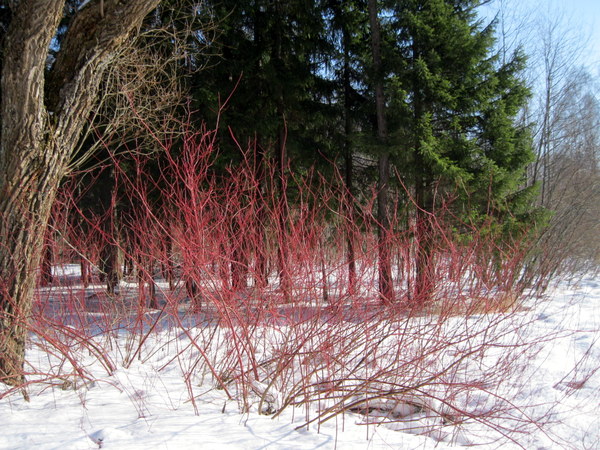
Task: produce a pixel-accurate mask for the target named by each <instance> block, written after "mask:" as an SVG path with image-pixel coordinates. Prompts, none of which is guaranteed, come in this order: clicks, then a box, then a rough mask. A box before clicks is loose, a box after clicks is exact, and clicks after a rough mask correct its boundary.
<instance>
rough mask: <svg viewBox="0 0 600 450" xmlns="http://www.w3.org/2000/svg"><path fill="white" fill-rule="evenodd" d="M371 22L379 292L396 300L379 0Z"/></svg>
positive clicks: (372, 1) (371, 8)
mask: <svg viewBox="0 0 600 450" xmlns="http://www.w3.org/2000/svg"><path fill="white" fill-rule="evenodd" d="M369 24H370V26H371V49H372V53H373V72H374V73H375V108H376V113H377V140H378V143H379V144H380V145H381V146H382V148H381V150H380V155H379V161H378V165H377V167H378V174H379V180H378V183H377V232H378V244H377V249H378V256H379V295H380V297H381V299H382V301H384V302H391V301H393V300H394V286H393V283H392V262H391V256H390V249H389V245H390V242H389V233H390V221H389V215H388V207H389V205H388V203H389V198H388V197H389V196H388V183H389V178H390V157H389V151H388V149H387V148H385V147H384V144H385V143H386V141H387V123H386V120H385V96H384V92H383V76H382V73H381V70H382V66H381V34H380V30H379V18H378V7H377V0H369Z"/></svg>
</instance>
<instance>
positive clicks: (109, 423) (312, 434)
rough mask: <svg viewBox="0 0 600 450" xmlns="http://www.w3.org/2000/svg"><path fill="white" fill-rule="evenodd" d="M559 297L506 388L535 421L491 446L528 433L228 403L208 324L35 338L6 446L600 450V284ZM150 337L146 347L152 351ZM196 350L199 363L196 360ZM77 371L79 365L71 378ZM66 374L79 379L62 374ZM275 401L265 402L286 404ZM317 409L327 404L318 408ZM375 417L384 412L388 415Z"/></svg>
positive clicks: (539, 319) (543, 306)
mask: <svg viewBox="0 0 600 450" xmlns="http://www.w3.org/2000/svg"><path fill="white" fill-rule="evenodd" d="M52 292H55V294H52ZM50 293H51V294H50V295H51V296H52V295H56V296H58V295H59V291H50ZM547 296H548V298H547V299H546V300H545V301H543V302H540V303H539V304H536V305H535V307H533V308H531V309H527V310H525V311H523V312H522V313H521V314H520V316H519V317H521V319H522V320H524V321H530V322H531V323H532V324H533V326H531V327H527V330H529V331H528V333H529V334H528V335H527V336H522V337H519V338H520V339H523V340H527V341H528V342H536V343H537V344H536V346H535V347H532V348H535V353H534V354H533V356H531V357H529V358H528V359H527V365H526V366H524V367H523V369H522V370H520V371H518V372H517V373H514V374H513V377H512V378H510V379H506V380H505V381H504V383H503V387H504V388H505V389H506V392H511V393H512V394H511V395H512V396H513V397H512V398H511V400H512V401H514V403H515V405H520V408H521V409H520V410H519V411H520V414H521V416H522V415H527V417H529V418H530V419H531V423H528V425H530V426H528V427H527V428H523V433H513V432H510V430H506V433H507V434H508V437H509V439H508V440H504V441H497V440H495V439H490V436H491V435H492V434H499V433H500V432H501V431H502V426H503V425H505V426H507V427H508V428H511V427H512V428H516V427H514V426H512V425H511V424H509V423H508V422H506V423H503V422H502V421H500V422H497V423H495V427H494V428H493V429H490V428H489V427H487V426H486V424H485V423H478V421H477V420H471V421H469V422H467V423H465V424H464V425H463V426H461V427H460V428H459V427H458V426H457V427H454V428H455V429H454V430H453V429H452V428H453V425H452V424H447V423H446V422H444V425H440V426H439V427H438V428H436V430H437V432H436V433H432V432H430V431H428V432H426V433H425V434H426V435H419V434H418V433H419V429H418V428H415V427H409V426H407V425H406V423H405V422H404V421H402V420H400V421H395V422H391V423H386V424H378V423H377V421H375V420H372V419H371V421H370V422H369V420H368V419H366V418H365V416H364V415H362V414H360V411H356V410H352V411H350V410H348V411H346V412H344V413H343V414H337V415H335V416H334V417H332V418H331V419H330V420H328V421H326V422H324V423H321V424H318V422H317V421H315V422H312V423H310V424H309V425H308V426H302V425H304V424H306V422H307V421H310V419H312V418H313V417H314V415H315V414H316V413H315V412H313V413H310V411H308V412H307V410H306V409H305V408H294V407H288V408H285V409H284V410H283V412H281V413H280V414H276V415H273V414H271V415H265V414H258V406H257V402H251V403H249V404H244V402H243V401H242V400H240V399H239V398H235V396H234V398H233V399H230V398H228V396H227V393H226V392H225V390H224V389H222V387H221V388H219V386H218V385H217V384H216V383H215V382H214V377H211V376H210V371H209V369H208V368H207V367H204V368H203V369H202V370H200V369H199V368H198V367H196V366H195V364H197V361H198V357H197V355H198V354H201V353H202V352H204V351H208V349H206V348H204V347H202V346H197V347H193V346H194V342H200V341H201V339H200V337H199V336H200V334H201V333H206V332H208V331H210V330H212V331H211V332H214V333H221V332H223V331H219V330H218V329H217V328H215V327H211V326H208V325H207V326H205V327H203V328H204V330H203V331H202V330H201V331H198V330H195V328H194V327H190V328H188V329H187V332H182V331H180V330H176V329H173V328H169V327H166V326H165V327H163V328H162V329H160V330H157V331H155V332H154V331H153V332H150V333H147V332H141V333H138V334H135V335H132V334H128V333H124V332H115V333H113V334H112V335H111V336H110V337H107V336H104V335H103V334H97V335H96V336H95V338H94V342H95V344H94V345H95V346H93V347H92V346H89V345H80V344H81V342H80V341H79V340H78V339H79V338H80V337H81V335H80V334H78V332H77V330H76V328H71V327H66V328H60V327H57V328H56V330H57V331H56V334H55V335H52V334H48V336H49V337H52V336H54V337H55V338H56V339H57V342H56V343H54V344H53V345H51V346H49V345H47V343H46V342H43V341H40V340H39V338H37V337H35V338H33V339H32V345H31V346H30V349H29V351H28V354H27V360H28V364H30V366H29V370H30V371H31V372H32V375H31V376H30V377H29V379H31V380H35V381H36V382H35V383H32V384H31V385H30V386H29V387H28V392H29V395H30V401H29V402H27V401H25V400H24V398H23V396H22V395H21V394H20V393H19V392H13V391H10V389H9V388H7V387H5V386H3V385H0V448H2V449H27V448H31V449H87V448H106V449H108V448H113V449H138V448H139V449H142V448H143V449H183V448H206V449H212V448H215V449H267V448H268V449H295V448H297V449H300V448H302V449H311V448H320V449H333V448H339V449H392V448H393V449H428V448H436V449H444V448H457V447H460V446H461V445H466V444H481V446H480V447H478V448H486V449H487V448H526V449H554V448H559V449H562V448H573V449H600V370H599V368H600V342H599V341H600V281H599V280H598V279H597V278H594V277H591V276H588V277H580V278H579V279H578V281H577V282H576V283H575V282H572V283H568V282H562V283H560V284H559V285H558V286H557V287H556V288H554V289H553V290H551V291H550V292H548V293H547ZM63 312H64V311H63ZM89 314H90V316H91V317H93V315H94V314H97V315H102V313H101V312H98V313H93V312H90V313H89ZM150 323H152V322H150ZM213 328H214V329H213ZM141 329H143V327H142V328H141ZM69 330H72V334H69V333H71V331H69ZM193 333H200V334H198V335H196V334H193ZM140 339H145V340H144V341H143V343H141V344H140V342H141V341H140ZM213 341H214V342H217V343H219V342H221V343H222V342H223V341H222V340H219V339H213ZM213 341H211V342H213ZM61 343H62V344H61ZM61 345H64V346H65V347H61ZM138 349H140V350H139V351H138ZM190 349H191V350H190ZM191 351H193V352H194V353H195V354H196V357H195V358H192V357H190V356H189V354H190V352H191ZM65 355H67V356H68V357H66V358H65ZM69 358H73V359H72V360H69ZM63 366H64V367H63ZM67 366H69V367H70V369H69V370H66V369H65V370H63V369H64V368H66V367H67ZM73 368H75V369H73ZM199 371H200V372H202V373H198V372H199ZM57 373H70V374H72V376H71V377H63V378H57V377H56V376H55V375H56V374H57ZM44 374H48V379H47V380H44ZM50 375H52V376H50ZM249 386H251V389H252V390H254V391H255V392H253V393H249V395H248V396H247V398H250V399H253V398H254V399H256V398H258V397H260V396H261V395H262V394H265V390H266V389H268V388H269V386H265V385H264V384H261V383H259V382H251V383H249ZM273 391H274V394H272V395H274V396H275V397H276V396H277V392H276V390H274V389H273ZM481 392H482V393H484V394H485V392H486V391H485V390H481ZM488 394H489V396H490V397H493V396H494V395H498V393H497V392H488ZM269 395H271V394H269ZM480 395H483V394H480ZM263 397H264V398H266V402H265V403H273V404H278V402H279V403H280V402H281V399H277V398H270V397H269V396H267V395H266V394H265V395H264V396H263ZM488 400H489V399H483V400H482V399H481V398H479V399H478V400H477V401H480V402H482V401H483V402H485V401H488ZM469 401H470V402H473V401H475V399H473V398H471V399H469ZM382 402H385V399H383V400H382ZM312 405H313V407H314V408H319V404H318V403H315V404H312ZM523 405H525V406H527V407H526V408H525V407H523ZM399 407H403V408H411V407H412V406H411V405H410V404H405V405H400V406H399ZM515 408H517V406H515ZM264 409H265V408H264V405H263V410H264ZM371 409H372V412H373V414H375V409H376V408H374V407H373V405H371ZM413 412H414V414H412V416H411V415H410V413H411V412H410V411H409V412H407V413H406V415H403V417H412V419H413V420H415V421H416V422H415V423H418V424H419V425H422V424H423V423H424V421H425V420H431V417H429V418H427V419H425V418H421V419H420V418H419V417H417V416H418V415H419V414H423V413H422V411H421V412H419V411H418V410H415V411H413ZM311 414H312V416H311ZM506 415H507V417H508V416H510V411H508V412H507V414H506ZM515 416H516V414H515ZM521 416H520V417H521ZM374 422H375V423H374ZM440 423H441V422H440ZM532 424H533V426H531V425H532ZM538 425H539V426H538ZM409 428H411V429H410V430H409V431H411V432H406V430H407V429H409ZM423 429H424V428H423ZM434 438H437V439H434ZM490 440H492V441H493V442H490Z"/></svg>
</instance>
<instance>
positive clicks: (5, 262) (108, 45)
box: [0, 0, 159, 385]
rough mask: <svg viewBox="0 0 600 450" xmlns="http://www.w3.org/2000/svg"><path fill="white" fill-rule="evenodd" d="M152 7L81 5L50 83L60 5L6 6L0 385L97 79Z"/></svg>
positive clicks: (10, 365)
mask: <svg viewBox="0 0 600 450" xmlns="http://www.w3.org/2000/svg"><path fill="white" fill-rule="evenodd" d="M158 1H159V0H129V1H124V0H104V1H103V2H90V3H88V4H87V5H86V6H85V7H84V8H82V9H81V10H80V11H78V13H77V15H76V16H75V18H74V19H73V21H72V23H71V25H70V27H69V30H68V32H67V35H66V37H65V40H64V41H63V42H62V44H61V48H60V51H59V53H58V56H57V58H56V61H55V62H54V64H53V65H52V67H51V68H50V69H49V71H48V73H47V74H45V72H46V68H47V67H46V64H47V56H48V49H49V47H50V43H51V40H52V38H53V37H54V35H55V34H56V30H57V27H58V25H59V21H60V19H61V17H62V12H63V7H64V0H21V1H20V2H18V6H15V5H12V6H11V9H12V19H11V23H10V25H9V27H8V31H7V32H6V35H5V37H4V43H3V48H2V49H1V50H2V51H3V62H2V81H1V85H0V86H1V91H2V92H1V97H2V99H1V104H0V117H1V120H2V124H1V128H0V130H1V137H0V217H1V218H2V219H0V381H3V382H4V383H7V384H12V385H15V384H20V383H22V382H23V381H24V375H23V366H24V362H25V340H26V337H27V321H28V319H29V315H30V313H31V307H32V301H33V294H34V288H35V281H36V270H37V269H38V267H39V264H40V259H41V256H42V250H43V240H44V233H45V230H46V228H47V224H48V218H49V215H50V209H51V206H52V204H53V202H54V199H55V197H56V192H57V189H58V186H59V183H60V180H61V179H62V177H63V176H64V175H65V171H66V170H67V167H68V164H69V161H70V159H71V156H72V154H73V151H74V148H75V146H76V145H77V142H78V139H79V138H80V135H81V132H82V129H83V127H84V126H85V124H86V123H87V119H88V117H89V114H90V111H91V109H92V108H93V106H94V103H95V101H96V99H97V94H98V90H99V85H100V81H101V77H102V73H103V72H104V70H105V68H106V67H107V65H108V64H109V63H110V61H111V60H112V58H113V55H114V54H115V52H116V51H117V50H118V49H119V48H120V47H122V46H123V45H124V43H125V42H126V40H127V38H128V36H129V34H130V33H131V32H132V31H134V30H135V29H136V28H137V27H139V26H140V24H141V21H142V20H143V18H144V17H145V16H146V15H147V14H148V13H149V12H150V11H151V10H152V9H153V8H154V7H155V6H156V5H157V4H158ZM13 3H16V2H13ZM100 3H103V11H100ZM101 12H102V14H101ZM45 92H46V93H47V94H44V93H45Z"/></svg>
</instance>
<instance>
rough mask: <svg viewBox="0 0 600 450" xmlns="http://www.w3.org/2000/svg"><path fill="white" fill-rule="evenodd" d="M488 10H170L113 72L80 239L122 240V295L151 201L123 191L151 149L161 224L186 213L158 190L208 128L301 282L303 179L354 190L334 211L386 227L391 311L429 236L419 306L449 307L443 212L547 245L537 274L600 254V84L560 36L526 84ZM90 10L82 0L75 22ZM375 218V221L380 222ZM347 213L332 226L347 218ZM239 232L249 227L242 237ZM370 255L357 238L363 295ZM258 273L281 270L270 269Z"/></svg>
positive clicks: (110, 243) (464, 6)
mask: <svg viewBox="0 0 600 450" xmlns="http://www.w3.org/2000/svg"><path fill="white" fill-rule="evenodd" d="M480 3H481V2H480V1H476V0H468V1H467V0H453V1H448V0H428V1H422V0H401V1H393V2H388V1H372V0H371V1H334V0H331V1H311V2H309V1H304V0H298V1H296V0H292V1H281V0H271V1H266V0H265V1H261V0H256V1H247V2H244V1H241V2H240V1H235V2H234V1H218V2H212V1H206V2H202V3H198V2H190V1H189V0H188V1H167V2H162V4H161V6H160V7H159V8H157V9H156V10H155V12H153V13H152V14H151V15H150V16H149V17H148V18H147V19H146V21H145V24H144V27H143V29H142V33H141V34H140V36H139V37H138V38H136V40H135V41H134V42H133V43H132V45H131V47H130V48H129V49H128V51H127V52H123V53H122V55H123V56H122V58H120V59H119V60H118V61H117V64H115V65H114V66H113V67H112V69H111V70H110V71H108V72H107V75H106V76H105V81H104V85H103V91H102V93H101V97H102V101H101V103H100V105H101V106H100V108H98V109H97V110H96V111H95V113H94V117H93V120H92V121H90V133H88V135H87V138H86V139H85V140H84V141H82V143H81V146H80V149H81V150H80V152H79V153H78V155H77V161H74V164H75V163H77V164H78V165H79V167H81V168H83V170H81V171H80V174H79V175H78V176H77V182H76V184H77V185H78V186H79V189H80V190H81V195H80V196H79V197H78V200H77V203H78V210H79V212H80V213H82V214H83V216H85V217H87V219H86V220H80V225H79V227H80V228H79V229H80V230H81V231H83V232H90V229H87V230H86V227H88V228H89V227H90V223H96V224H97V227H99V228H101V229H102V230H103V232H105V233H106V235H112V236H114V239H112V240H111V239H108V240H105V248H103V249H101V250H99V251H98V252H99V255H97V256H96V258H97V259H98V260H99V261H100V263H99V264H100V269H101V273H103V274H105V275H106V276H107V277H108V279H109V280H112V281H110V282H109V289H111V290H112V289H113V287H114V285H116V283H117V281H118V277H119V274H118V273H117V272H118V271H119V267H120V264H119V263H118V260H119V258H120V257H119V251H120V249H122V248H124V247H126V245H129V244H126V243H124V242H125V241H127V240H128V238H127V236H128V232H127V225H126V224H127V223H128V222H131V220H130V219H127V217H129V218H130V217H134V216H135V213H134V210H135V208H136V207H137V206H139V205H136V204H135V201H131V200H127V196H126V195H124V193H123V192H119V191H118V190H119V188H118V183H117V182H116V181H115V178H116V177H115V173H121V172H122V173H126V174H127V173H129V174H130V175H131V176H133V171H134V168H135V166H136V164H135V163H134V162H133V161H135V158H132V157H130V156H128V155H132V154H134V155H139V153H140V152H142V153H144V154H146V155H151V158H150V159H151V161H152V162H151V163H150V164H149V165H147V166H145V173H144V176H146V177H148V178H149V179H154V180H155V183H157V184H156V186H157V188H156V189H155V191H154V193H153V194H152V193H151V194H150V195H151V196H152V195H154V196H155V197H154V198H153V203H152V204H153V207H154V208H156V210H157V211H158V210H159V209H161V208H163V207H164V205H165V203H166V202H168V199H167V198H161V196H162V194H161V189H160V186H158V185H159V184H160V182H161V181H160V179H161V176H160V175H161V169H160V168H161V167H162V163H161V158H164V157H165V156H164V152H162V151H161V150H162V149H161V145H162V144H161V143H165V142H168V143H169V148H170V149H171V150H173V151H175V152H177V148H181V149H182V148H183V147H184V145H183V141H184V138H183V137H184V136H185V135H186V133H188V132H189V130H190V129H191V128H196V129H199V128H201V127H202V126H204V125H203V124H206V126H208V127H209V128H212V127H215V130H216V134H215V135H214V139H215V141H214V142H215V148H218V151H215V153H214V155H213V156H212V157H211V158H212V160H211V165H210V168H209V169H208V170H209V172H210V179H211V180H212V181H211V183H212V182H214V183H216V185H218V186H222V187H226V186H227V185H228V184H230V183H232V182H234V179H235V182H239V179H238V178H237V177H232V176H231V171H232V169H233V170H235V168H236V167H241V166H243V165H244V164H246V165H248V164H249V166H251V167H252V168H253V170H254V173H253V174H252V177H253V180H256V182H257V183H258V184H259V185H258V186H255V188H256V189H257V190H258V191H260V198H261V199H263V200H259V201H264V199H269V201H270V202H271V204H270V205H269V206H268V207H267V205H266V203H265V210H270V211H275V210H277V219H275V222H278V223H276V224H275V223H273V222H271V223H268V221H267V220H266V216H261V214H264V213H261V212H260V211H259V212H257V213H256V214H257V217H256V218H255V219H256V220H255V222H254V223H255V224H256V226H257V227H261V228H262V230H261V231H260V234H261V236H262V237H261V239H264V240H268V239H271V240H274V241H276V242H277V244H276V245H277V246H278V247H279V249H278V250H277V251H276V252H275V254H277V257H276V259H277V261H275V262H271V264H272V265H274V266H276V267H277V269H276V272H277V273H278V274H279V276H280V278H281V281H282V282H284V281H285V272H286V271H285V270H284V266H285V261H286V259H287V258H288V255H286V248H287V245H285V243H284V242H282V241H285V239H287V238H286V235H287V234H288V232H289V230H290V229H291V227H290V224H291V223H292V222H293V221H294V220H295V219H294V217H295V216H294V214H295V212H294V211H295V210H297V209H298V207H299V205H300V204H301V203H302V198H301V197H302V193H303V191H302V189H303V187H302V186H305V183H313V182H314V183H317V184H318V182H317V181H316V180H317V177H314V176H312V175H311V174H313V173H314V171H316V172H317V173H319V174H320V175H321V176H323V177H325V178H326V179H329V180H333V184H336V185H337V188H338V190H337V193H338V195H337V196H335V197H334V198H332V197H331V196H323V198H325V197H327V202H328V204H327V205H322V207H323V208H325V209H329V210H331V211H344V213H343V215H344V216H345V217H350V218H355V219H356V220H355V221H356V222H359V223H356V225H357V226H358V227H359V228H360V227H363V229H364V230H366V229H369V230H374V231H375V232H376V236H377V241H378V244H377V261H378V277H377V278H378V284H379V292H380V296H381V297H382V298H383V299H385V300H388V301H391V300H393V299H394V298H396V297H397V293H395V291H394V281H393V279H394V277H395V275H393V273H392V272H393V270H394V267H395V265H396V264H397V263H398V262H399V260H398V259H397V258H396V257H395V256H394V251H393V240H394V239H393V237H394V236H396V235H397V234H398V233H407V235H408V236H410V239H411V241H412V243H413V247H412V251H411V253H410V254H409V255H408V256H407V257H408V258H410V259H411V261H412V266H411V267H412V269H411V270H412V272H413V275H414V279H413V280H412V287H411V294H410V295H411V297H412V298H413V299H419V301H420V302H421V301H426V300H427V298H428V296H429V295H431V292H432V291H433V290H434V287H435V286H434V284H435V283H434V281H433V279H434V278H435V276H434V267H435V265H436V264H437V263H438V262H439V261H438V260H436V255H435V253H436V251H435V248H436V247H438V244H439V243H438V242H434V240H435V239H437V238H436V237H435V236H436V233H435V230H434V228H435V227H437V226H438V225H437V222H436V220H435V219H436V217H437V216H438V215H440V216H441V214H442V213H443V215H444V220H445V226H447V227H448V228H449V229H450V230H451V231H450V232H451V234H452V236H453V239H456V240H457V241H460V242H468V241H469V239H473V236H472V235H473V230H477V233H476V234H477V236H479V237H480V236H486V239H491V240H495V241H496V242H498V243H500V242H511V243H515V242H521V243H524V242H527V243H528V244H527V245H531V243H532V242H535V241H534V239H537V245H534V247H535V249H534V250H533V251H532V253H531V258H530V259H528V260H527V261H526V262H525V263H526V265H527V266H528V267H529V268H534V269H535V270H536V272H535V273H536V274H540V273H541V274H543V275H544V276H547V275H548V274H550V273H552V272H554V271H556V270H558V269H560V268H561V267H564V266H565V263H569V264H571V263H573V262H579V263H581V262H585V263H588V262H590V261H595V260H596V259H597V255H598V251H597V250H598V248H597V247H598V238H597V236H598V233H597V223H598V220H597V218H598V208H597V204H598V202H597V198H598V181H597V179H598V164H597V152H598V150H597V149H598V136H597V133H598V132H597V130H598V127H597V124H598V117H599V116H598V100H597V98H596V96H595V92H596V91H595V90H594V89H595V86H594V80H593V79H592V78H591V77H589V75H586V74H585V73H583V72H581V71H579V72H573V71H570V70H567V69H566V67H567V66H569V64H568V62H565V61H563V60H560V58H562V57H564V55H562V56H561V55H560V52H559V51H558V50H560V49H557V48H556V45H557V44H556V39H555V40H552V39H547V40H545V41H544V42H547V43H548V44H547V46H548V48H546V49H545V50H544V51H545V52H546V54H545V56H544V58H543V61H544V64H545V66H544V67H543V69H542V70H543V71H544V77H540V78H539V79H537V80H535V83H534V82H527V76H528V75H529V74H530V73H531V71H530V72H528V71H527V66H526V64H527V62H526V57H525V54H524V52H523V51H522V50H521V49H520V48H516V49H515V50H514V51H513V50H512V49H510V48H508V47H507V46H506V44H505V42H506V39H505V38H506V36H504V35H503V36H502V39H498V33H497V31H496V28H497V25H498V22H499V21H498V20H495V21H492V20H488V19H482V18H481V17H480V16H479V15H478V13H479V6H480ZM77 6H78V2H72V12H73V13H74V12H75V11H76V9H77ZM67 19H68V14H67V16H66V19H65V20H67ZM503 30H504V29H503ZM55 45H56V46H57V47H60V36H58V37H57V39H56V42H55ZM552 57H554V58H555V61H551V59H552ZM540 79H543V80H544V82H545V84H546V85H545V86H543V85H542V84H540V82H539V80H540ZM538 102H539V104H538ZM182 117H185V119H182ZM134 150H135V151H134ZM115 155H117V156H115ZM248 160H250V161H248ZM117 161H118V162H117ZM115 164H119V167H118V168H117V169H116V168H115V167H114V165H115ZM307 180H309V181H307ZM310 180H312V181H310ZM315 186H316V185H315ZM205 187H207V186H205ZM163 197H164V196H163ZM257 198H258V197H257ZM318 201H319V200H318V196H316V200H315V202H318ZM332 202H333V203H335V205H333V204H332ZM239 208H240V209H243V208H244V205H239ZM269 208H270V209H269ZM364 208H370V209H371V211H372V216H370V217H368V218H366V219H365V216H364V214H362V213H359V211H360V210H362V209H364ZM235 214H236V212H235V211H233V210H232V211H231V215H232V217H233V216H235ZM336 217H337V216H336V215H335V214H333V213H332V214H331V215H330V216H329V219H328V220H330V221H331V224H335V221H336V220H339V217H337V218H336ZM359 217H360V219H359ZM91 218H94V219H93V220H92V219H91ZM94 221H95V222H94ZM365 221H366V222H369V221H370V223H366V222H365ZM548 225H549V226H548ZM239 226H240V225H239V224H238V225H235V224H233V225H231V227H232V234H233V235H235V234H236V232H237V231H236V230H237V229H236V227H238V228H239ZM332 226H333V225H332ZM92 228H93V227H92ZM274 229H277V230H278V232H277V233H276V234H273V233H270V231H269V230H271V231H272V230H274ZM282 230H283V231H285V230H287V232H286V233H282ZM129 234H131V233H129ZM263 242H264V245H265V246H269V245H272V244H268V243H267V242H266V241H263ZM257 245H258V244H257ZM499 245H500V244H499ZM354 246H355V239H353V238H352V236H351V233H347V239H346V241H345V249H344V251H345V252H346V260H347V263H348V277H349V281H350V284H352V280H353V279H354V278H356V273H355V272H356V267H355V261H356V257H355V255H354V254H355V249H354ZM549 249H552V251H548V250H549ZM501 254H502V251H501V250H499V249H496V250H495V252H493V254H490V255H489V257H490V259H493V258H500V257H501V256H500V255H501ZM252 255H253V256H251V257H248V255H245V256H242V255H241V253H239V252H237V253H236V252H235V251H234V252H233V254H232V255H230V257H229V258H227V260H228V261H229V260H231V259H233V260H234V261H233V263H232V264H233V265H234V266H239V265H242V266H247V265H248V264H250V263H249V261H250V259H252V258H254V259H260V258H261V256H260V255H259V254H258V253H257V252H256V251H253V252H252ZM596 262H597V261H596ZM257 264H258V265H259V266H261V267H263V268H262V269H260V271H265V272H268V269H267V267H268V265H269V263H268V261H262V262H258V263H257ZM569 267H570V268H572V267H573V266H572V264H571V265H570V266H569ZM264 279H265V281H266V280H267V279H268V274H267V273H265V275H264ZM111 286H112V287H111Z"/></svg>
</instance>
